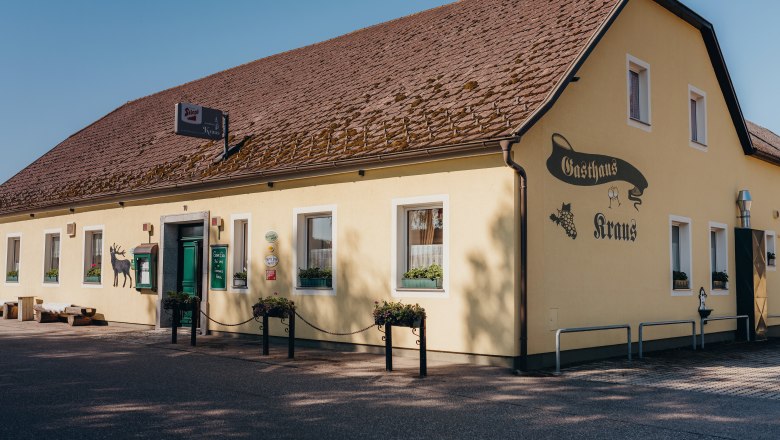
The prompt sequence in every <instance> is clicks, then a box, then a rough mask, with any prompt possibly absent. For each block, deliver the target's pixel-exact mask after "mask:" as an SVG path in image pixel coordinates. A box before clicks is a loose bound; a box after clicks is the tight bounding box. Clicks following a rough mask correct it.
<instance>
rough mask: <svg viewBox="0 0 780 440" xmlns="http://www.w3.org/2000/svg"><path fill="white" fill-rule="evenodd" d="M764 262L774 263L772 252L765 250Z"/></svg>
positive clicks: (771, 264) (772, 264)
mask: <svg viewBox="0 0 780 440" xmlns="http://www.w3.org/2000/svg"><path fill="white" fill-rule="evenodd" d="M766 264H768V265H770V266H774V265H775V253H774V252H767V253H766Z"/></svg>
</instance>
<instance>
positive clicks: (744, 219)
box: [737, 189, 753, 229]
mask: <svg viewBox="0 0 780 440" xmlns="http://www.w3.org/2000/svg"><path fill="white" fill-rule="evenodd" d="M752 204H753V199H752V198H751V197H750V191H748V190H746V189H743V190H741V191H740V192H739V194H738V195H737V206H738V207H739V220H740V226H741V227H743V228H746V229H749V228H750V206H751V205H752Z"/></svg>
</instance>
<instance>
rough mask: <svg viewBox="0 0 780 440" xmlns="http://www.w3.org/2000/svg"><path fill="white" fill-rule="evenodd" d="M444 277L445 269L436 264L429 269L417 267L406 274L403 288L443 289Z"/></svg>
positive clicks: (402, 281) (402, 282)
mask: <svg viewBox="0 0 780 440" xmlns="http://www.w3.org/2000/svg"><path fill="white" fill-rule="evenodd" d="M443 277H444V269H442V267H441V266H440V265H438V264H436V263H434V264H431V265H430V266H428V267H416V268H413V269H409V270H408V271H406V273H404V276H403V279H402V280H401V285H402V287H407V288H409V287H411V288H427V289H435V288H441V280H442V278H443Z"/></svg>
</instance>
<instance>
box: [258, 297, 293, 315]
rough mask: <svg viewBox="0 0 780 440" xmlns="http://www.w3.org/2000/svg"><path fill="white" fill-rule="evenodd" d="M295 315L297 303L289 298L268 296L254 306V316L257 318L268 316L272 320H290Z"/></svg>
mask: <svg viewBox="0 0 780 440" xmlns="http://www.w3.org/2000/svg"><path fill="white" fill-rule="evenodd" d="M294 313H295V303H294V302H292V301H290V300H289V299H287V298H282V297H278V296H268V297H266V298H260V299H258V302H257V303H255V304H254V305H253V306H252V314H253V315H254V316H255V318H260V317H262V316H264V315H266V314H267V315H268V316H269V317H271V318H289V317H290V316H292V315H293V314H294Z"/></svg>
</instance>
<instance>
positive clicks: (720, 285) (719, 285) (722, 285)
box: [712, 281, 729, 290]
mask: <svg viewBox="0 0 780 440" xmlns="http://www.w3.org/2000/svg"><path fill="white" fill-rule="evenodd" d="M712 288H713V289H718V290H728V288H729V283H728V281H713V282H712Z"/></svg>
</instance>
